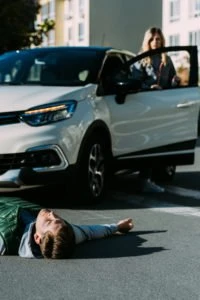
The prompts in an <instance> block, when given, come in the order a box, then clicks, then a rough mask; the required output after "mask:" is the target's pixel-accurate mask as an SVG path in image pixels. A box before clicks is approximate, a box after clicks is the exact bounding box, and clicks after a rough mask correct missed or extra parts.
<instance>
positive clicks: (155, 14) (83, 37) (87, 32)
mask: <svg viewBox="0 0 200 300" xmlns="http://www.w3.org/2000/svg"><path fill="white" fill-rule="evenodd" d="M40 4H41V11H40V15H39V16H38V22H39V23H40V22H41V21H42V20H44V19H45V18H50V19H54V20H55V23H56V25H55V30H52V31H51V32H49V34H48V37H46V38H45V39H44V42H43V46H53V45H69V46H73V45H76V46H78V45H98V46H101V45H102V46H113V47H116V48H123V49H128V50H131V51H133V52H138V51H139V49H140V46H141V43H142V40H143V35H144V32H145V31H146V29H147V28H148V27H150V26H158V27H161V26H162V13H161V12H162V1H161V0H148V1H147V0H140V1H138V0H40Z"/></svg>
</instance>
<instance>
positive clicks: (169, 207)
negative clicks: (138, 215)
mask: <svg viewBox="0 0 200 300" xmlns="http://www.w3.org/2000/svg"><path fill="white" fill-rule="evenodd" d="M175 189H176V188H175V187H173V188H172V189H171V191H174V190H175ZM177 190H179V192H180V189H179V188H178V189H177ZM184 190H185V189H184ZM176 192H177V194H178V191H176ZM181 192H183V191H181ZM190 192H193V190H190ZM188 194H189V193H188ZM191 194H192V193H191ZM191 194H190V197H191ZM179 195H180V194H179ZM113 196H114V198H115V200H117V201H123V202H126V203H127V204H129V205H133V206H137V207H140V208H143V207H145V208H146V209H149V210H151V211H156V212H161V213H170V214H174V215H181V216H193V217H200V207H199V208H198V207H195V208H194V207H189V206H184V205H180V204H174V203H171V202H166V201H162V200H157V199H155V198H154V197H153V194H152V195H151V196H148V199H147V197H145V196H143V195H141V196H140V195H131V194H127V193H122V192H120V193H119V192H118V193H117V194H114V193H113Z"/></svg>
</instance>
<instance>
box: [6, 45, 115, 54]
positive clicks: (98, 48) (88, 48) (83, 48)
mask: <svg viewBox="0 0 200 300" xmlns="http://www.w3.org/2000/svg"><path fill="white" fill-rule="evenodd" d="M111 49H113V48H112V47H103V46H49V47H38V48H29V49H19V50H16V51H14V52H27V51H28V52H30V51H31V52H44V51H47V52H48V51H51V50H65V51H73V50H74V51H75V50H80V51H95V52H100V53H105V52H107V51H108V50H111ZM12 52H13V51H12Z"/></svg>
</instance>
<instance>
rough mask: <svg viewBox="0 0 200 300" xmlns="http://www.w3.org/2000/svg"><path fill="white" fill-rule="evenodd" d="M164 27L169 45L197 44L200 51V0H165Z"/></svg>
mask: <svg viewBox="0 0 200 300" xmlns="http://www.w3.org/2000/svg"><path fill="white" fill-rule="evenodd" d="M162 28H163V32H164V33H165V37H166V41H167V44H168V45H169V46H177V45H197V46H198V48H199V51H200V0H163V21H162Z"/></svg>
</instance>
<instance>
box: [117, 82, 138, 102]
mask: <svg viewBox="0 0 200 300" xmlns="http://www.w3.org/2000/svg"><path fill="white" fill-rule="evenodd" d="M141 85H142V84H141V81H140V80H138V79H128V80H126V81H119V82H117V83H116V84H115V88H116V97H115V100H116V102H117V103H118V104H123V103H124V102H125V98H126V95H127V94H129V93H137V92H138V91H139V90H140V89H141Z"/></svg>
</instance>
